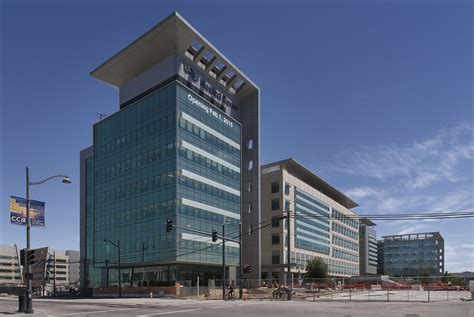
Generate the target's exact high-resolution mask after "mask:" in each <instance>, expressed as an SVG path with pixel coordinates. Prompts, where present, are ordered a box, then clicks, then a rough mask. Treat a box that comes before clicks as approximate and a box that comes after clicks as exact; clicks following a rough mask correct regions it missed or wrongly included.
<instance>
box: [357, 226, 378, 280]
mask: <svg viewBox="0 0 474 317" xmlns="http://www.w3.org/2000/svg"><path fill="white" fill-rule="evenodd" d="M374 226H375V223H374V222H372V221H371V220H369V219H361V220H360V221H359V263H360V270H359V275H360V276H366V275H376V274H377V233H376V232H375V229H374Z"/></svg>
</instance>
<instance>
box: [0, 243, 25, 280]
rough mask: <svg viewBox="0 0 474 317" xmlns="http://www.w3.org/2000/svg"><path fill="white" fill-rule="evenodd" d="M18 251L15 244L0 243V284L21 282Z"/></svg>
mask: <svg viewBox="0 0 474 317" xmlns="http://www.w3.org/2000/svg"><path fill="white" fill-rule="evenodd" d="M19 252H20V251H19V250H18V247H17V245H16V244H9V245H5V244H4V245H0V286H17V285H20V284H21V283H22V279H21V266H20V254H19Z"/></svg>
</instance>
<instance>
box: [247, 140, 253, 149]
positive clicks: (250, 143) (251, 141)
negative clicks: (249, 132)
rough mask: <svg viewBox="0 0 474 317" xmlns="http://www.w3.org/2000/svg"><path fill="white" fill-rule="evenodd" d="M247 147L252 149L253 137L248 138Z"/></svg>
mask: <svg viewBox="0 0 474 317" xmlns="http://www.w3.org/2000/svg"><path fill="white" fill-rule="evenodd" d="M247 148H248V149H249V150H251V149H253V139H250V140H249V144H248V146H247Z"/></svg>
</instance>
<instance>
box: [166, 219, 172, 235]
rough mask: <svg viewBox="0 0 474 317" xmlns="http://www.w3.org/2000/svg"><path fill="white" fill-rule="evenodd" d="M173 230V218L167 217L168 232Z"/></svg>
mask: <svg viewBox="0 0 474 317" xmlns="http://www.w3.org/2000/svg"><path fill="white" fill-rule="evenodd" d="M171 231H173V219H166V232H171Z"/></svg>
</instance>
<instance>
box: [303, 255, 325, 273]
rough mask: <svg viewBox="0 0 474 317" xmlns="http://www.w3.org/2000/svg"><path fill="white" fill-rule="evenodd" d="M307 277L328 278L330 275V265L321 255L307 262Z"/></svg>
mask: <svg viewBox="0 0 474 317" xmlns="http://www.w3.org/2000/svg"><path fill="white" fill-rule="evenodd" d="M305 277H306V278H326V277H328V265H327V264H326V262H324V260H323V259H322V258H320V257H316V258H314V259H312V260H308V261H307V262H306V275H305Z"/></svg>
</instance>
